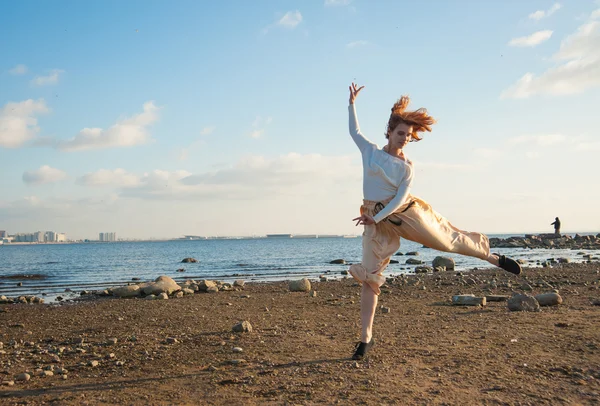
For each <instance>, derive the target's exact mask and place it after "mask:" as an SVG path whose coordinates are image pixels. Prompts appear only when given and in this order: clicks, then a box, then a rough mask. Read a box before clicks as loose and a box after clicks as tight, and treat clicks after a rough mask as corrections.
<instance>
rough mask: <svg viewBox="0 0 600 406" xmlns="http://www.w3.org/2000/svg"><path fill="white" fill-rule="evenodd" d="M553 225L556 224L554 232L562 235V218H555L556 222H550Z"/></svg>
mask: <svg viewBox="0 0 600 406" xmlns="http://www.w3.org/2000/svg"><path fill="white" fill-rule="evenodd" d="M550 225H551V226H554V234H556V235H560V220H559V218H558V217H556V219H555V220H554V223H550Z"/></svg>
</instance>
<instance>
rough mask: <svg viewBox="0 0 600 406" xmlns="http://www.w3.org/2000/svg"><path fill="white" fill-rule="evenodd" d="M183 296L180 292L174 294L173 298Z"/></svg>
mask: <svg viewBox="0 0 600 406" xmlns="http://www.w3.org/2000/svg"><path fill="white" fill-rule="evenodd" d="M183 295H184V293H183V291H181V290H180V291H179V292H175V294H174V295H173V297H174V298H177V299H178V298H180V297H183Z"/></svg>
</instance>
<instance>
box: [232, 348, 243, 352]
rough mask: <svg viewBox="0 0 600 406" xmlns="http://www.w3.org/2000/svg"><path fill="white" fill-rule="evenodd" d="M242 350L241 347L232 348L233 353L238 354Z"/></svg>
mask: <svg viewBox="0 0 600 406" xmlns="http://www.w3.org/2000/svg"><path fill="white" fill-rule="evenodd" d="M243 351H244V350H243V349H242V347H233V352H236V353H239V352H243Z"/></svg>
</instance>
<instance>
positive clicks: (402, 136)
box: [388, 123, 413, 149]
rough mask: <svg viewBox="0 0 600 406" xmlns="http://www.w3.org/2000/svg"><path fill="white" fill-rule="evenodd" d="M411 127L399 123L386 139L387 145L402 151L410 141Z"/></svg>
mask: <svg viewBox="0 0 600 406" xmlns="http://www.w3.org/2000/svg"><path fill="white" fill-rule="evenodd" d="M412 133H413V126H412V125H408V124H406V123H400V124H398V125H397V126H396V128H394V131H392V132H391V134H390V135H389V138H388V145H389V146H390V147H395V148H399V149H402V148H404V147H405V146H406V144H408V143H409V142H410V140H411V139H412Z"/></svg>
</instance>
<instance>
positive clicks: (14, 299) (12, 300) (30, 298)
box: [0, 295, 44, 304]
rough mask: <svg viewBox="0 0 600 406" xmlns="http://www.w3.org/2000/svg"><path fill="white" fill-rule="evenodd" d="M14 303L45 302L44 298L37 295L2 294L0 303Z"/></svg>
mask: <svg viewBox="0 0 600 406" xmlns="http://www.w3.org/2000/svg"><path fill="white" fill-rule="evenodd" d="M14 303H30V304H38V303H44V299H42V298H41V297H37V296H32V295H26V296H17V297H6V296H4V295H2V296H0V304H14Z"/></svg>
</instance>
